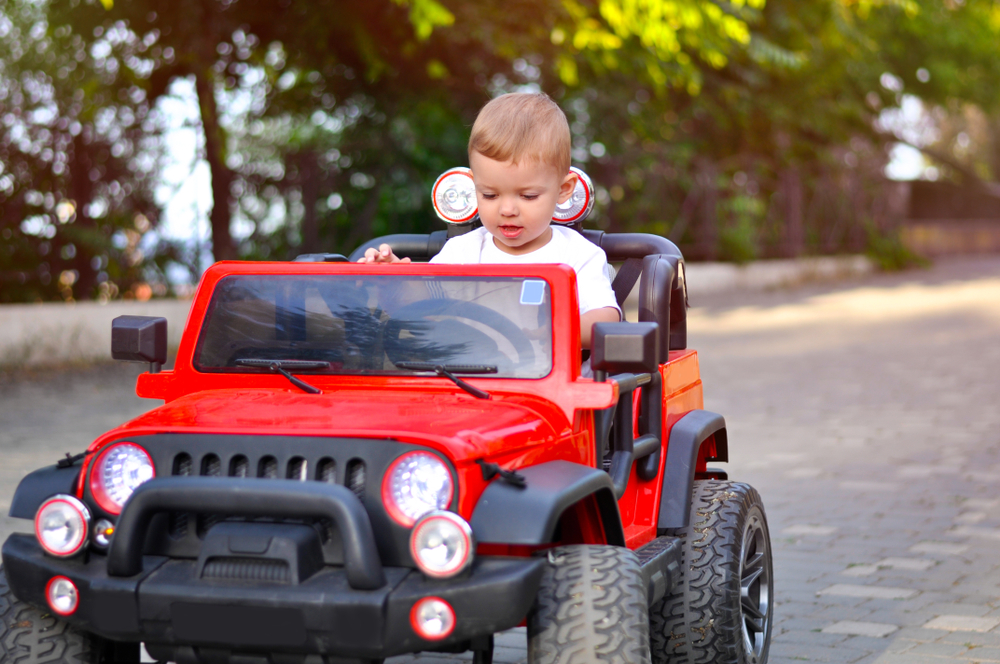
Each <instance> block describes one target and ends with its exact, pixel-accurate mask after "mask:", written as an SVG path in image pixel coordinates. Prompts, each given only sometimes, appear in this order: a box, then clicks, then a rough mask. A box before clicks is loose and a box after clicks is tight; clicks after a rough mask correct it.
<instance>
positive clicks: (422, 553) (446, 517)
mask: <svg viewBox="0 0 1000 664" xmlns="http://www.w3.org/2000/svg"><path fill="white" fill-rule="evenodd" d="M472 550H473V546H472V528H470V527H469V524H467V523H466V522H465V519H463V518H462V517H460V516H458V515H457V514H454V513H452V512H444V511H440V512H431V513H429V514H425V515H424V516H422V517H421V518H420V521H418V522H417V525H415V526H414V527H413V532H412V533H411V534H410V553H411V554H412V555H413V560H414V562H416V563H417V567H419V568H420V571H421V572H423V573H424V574H426V575H427V576H430V577H433V578H436V579H443V578H446V577H449V576H454V575H456V574H458V573H459V572H461V571H462V570H464V569H466V568H468V566H469V565H470V564H472V557H473V556H472Z"/></svg>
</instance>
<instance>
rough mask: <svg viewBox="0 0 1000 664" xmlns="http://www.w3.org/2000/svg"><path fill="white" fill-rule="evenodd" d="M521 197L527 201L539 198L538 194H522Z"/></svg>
mask: <svg viewBox="0 0 1000 664" xmlns="http://www.w3.org/2000/svg"><path fill="white" fill-rule="evenodd" d="M521 198H523V199H524V200H526V201H533V200H535V199H536V198H538V194H522V195H521Z"/></svg>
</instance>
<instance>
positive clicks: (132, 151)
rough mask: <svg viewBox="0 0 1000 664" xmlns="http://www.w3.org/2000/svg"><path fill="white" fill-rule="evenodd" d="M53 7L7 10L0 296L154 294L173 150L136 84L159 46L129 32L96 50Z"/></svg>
mask: <svg viewBox="0 0 1000 664" xmlns="http://www.w3.org/2000/svg"><path fill="white" fill-rule="evenodd" d="M44 9H45V6H44V5H43V4H40V3H35V2H7V3H5V4H4V5H3V8H2V9H0V118H2V131H0V283H2V288H0V303H7V302H32V301H41V300H52V299H65V300H73V299H79V298H84V299H86V298H101V299H109V298H112V297H119V296H124V295H126V294H129V295H134V294H135V292H134V291H135V290H136V289H138V290H139V295H141V296H143V297H147V296H149V295H151V294H152V293H153V291H152V289H151V287H150V286H148V285H147V284H146V283H145V282H146V281H147V280H148V279H149V278H150V277H151V276H153V275H151V274H150V273H151V272H153V273H155V272H156V271H157V268H158V266H157V263H156V262H155V259H154V260H149V257H148V254H149V253H150V252H151V251H155V248H154V247H151V246H150V245H149V243H148V242H147V243H143V242H142V236H143V234H144V233H145V232H146V231H148V230H149V229H150V228H151V227H152V226H153V224H154V223H155V220H156V218H157V215H156V207H155V205H154V204H153V200H152V199H153V197H152V176H153V174H154V173H155V171H156V168H157V167H158V161H159V157H160V153H161V150H162V146H161V145H160V144H159V143H158V141H157V137H156V122H155V121H156V118H155V114H154V113H153V111H152V108H151V105H150V104H149V101H148V99H147V97H146V96H145V94H144V92H143V90H142V88H141V87H140V86H138V85H136V84H135V81H136V78H138V77H139V76H140V75H141V74H140V72H142V71H143V70H144V68H145V67H146V64H145V63H146V55H147V53H146V51H147V46H146V45H145V44H142V43H140V42H137V41H136V40H134V39H131V38H130V37H129V36H128V35H127V34H126V33H123V32H120V31H118V32H112V33H102V35H101V36H100V37H99V38H98V39H97V40H96V41H95V43H94V48H88V47H87V42H86V40H85V39H84V37H82V36H81V35H80V34H79V33H78V32H77V31H75V30H73V29H72V27H70V26H68V25H64V24H60V23H53V22H51V21H50V20H48V17H47V16H46V14H45V13H44Z"/></svg>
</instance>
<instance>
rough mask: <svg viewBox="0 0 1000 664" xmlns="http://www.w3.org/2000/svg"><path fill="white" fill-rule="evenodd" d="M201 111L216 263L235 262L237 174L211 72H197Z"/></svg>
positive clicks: (196, 84)
mask: <svg viewBox="0 0 1000 664" xmlns="http://www.w3.org/2000/svg"><path fill="white" fill-rule="evenodd" d="M195 89H196V90H197V92H198V108H199V110H200V111H201V126H202V129H203V130H204V132H205V160H206V161H207V162H208V167H209V170H210V171H211V173H212V212H211V214H210V215H209V219H210V220H211V224H212V254H213V255H214V256H215V260H217V261H224V260H233V259H235V258H236V247H235V246H234V245H233V236H232V234H231V232H230V229H229V226H230V222H231V212H230V208H231V203H232V200H231V199H232V193H231V191H230V185H231V184H232V182H233V172H232V171H231V170H229V166H227V165H226V148H227V146H226V131H225V129H223V128H222V126H221V125H220V124H219V111H218V107H217V106H216V103H215V79H214V77H213V75H212V73H211V71H209V70H201V71H198V72H196V73H195Z"/></svg>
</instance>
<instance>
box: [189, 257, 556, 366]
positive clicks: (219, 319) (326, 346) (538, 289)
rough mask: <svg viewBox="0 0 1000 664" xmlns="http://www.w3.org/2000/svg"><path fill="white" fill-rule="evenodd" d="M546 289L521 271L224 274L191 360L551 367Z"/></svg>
mask: <svg viewBox="0 0 1000 664" xmlns="http://www.w3.org/2000/svg"><path fill="white" fill-rule="evenodd" d="M549 294H550V289H549V288H548V284H547V283H546V282H545V281H543V280H541V279H538V278H524V277H482V278H475V277H466V276H463V277H413V276H401V277H393V276H370V277H361V278H359V277H358V276H357V275H350V276H348V275H326V276H315V277H312V276H310V277H303V276H281V275H253V276H229V277H226V278H224V279H222V280H221V281H220V282H219V283H218V285H217V286H216V288H215V292H214V294H213V295H212V301H211V303H210V305H209V308H208V314H207V315H206V317H205V324H204V326H203V327H202V330H201V336H200V337H199V339H198V345H197V348H196V349H195V355H194V365H195V368H197V369H198V370H199V371H209V372H218V371H225V372H234V373H259V372H261V371H267V370H268V366H269V365H268V363H264V362H252V361H250V360H272V361H284V360H299V361H302V362H299V363H298V367H300V368H294V369H290V370H291V371H293V372H294V373H299V374H302V373H310V374H324V373H327V374H328V373H334V374H414V373H420V372H421V371H423V372H426V371H428V370H429V369H428V367H427V366H426V365H428V364H429V365H443V366H444V365H447V368H448V369H449V370H450V371H452V372H453V373H462V371H461V367H462V366H469V367H479V368H482V367H483V366H484V365H485V366H486V367H489V368H492V367H496V372H495V373H494V372H492V371H475V372H474V373H483V374H488V375H491V376H499V377H516V378H541V377H543V376H545V375H547V374H548V373H549V371H551V369H552V311H551V303H550V296H549ZM308 361H311V362H308ZM286 366H291V365H286ZM404 367H405V368H404ZM454 367H459V368H458V369H456V368H454Z"/></svg>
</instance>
